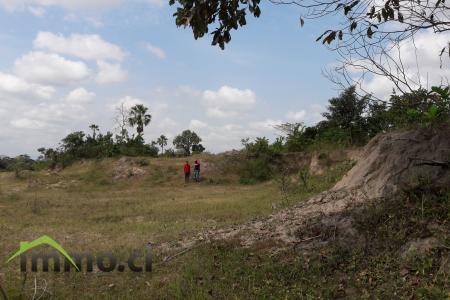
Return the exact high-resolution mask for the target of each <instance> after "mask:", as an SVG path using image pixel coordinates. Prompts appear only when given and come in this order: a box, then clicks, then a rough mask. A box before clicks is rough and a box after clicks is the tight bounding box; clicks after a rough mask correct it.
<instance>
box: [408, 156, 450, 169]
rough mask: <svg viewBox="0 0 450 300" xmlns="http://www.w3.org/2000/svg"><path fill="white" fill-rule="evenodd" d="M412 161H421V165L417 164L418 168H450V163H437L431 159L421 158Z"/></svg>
mask: <svg viewBox="0 0 450 300" xmlns="http://www.w3.org/2000/svg"><path fill="white" fill-rule="evenodd" d="M409 159H410V160H411V161H421V163H417V164H415V165H416V166H432V167H442V168H450V161H437V160H431V159H423V158H419V157H410V158H409Z"/></svg>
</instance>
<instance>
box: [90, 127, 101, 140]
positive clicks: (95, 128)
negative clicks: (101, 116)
mask: <svg viewBox="0 0 450 300" xmlns="http://www.w3.org/2000/svg"><path fill="white" fill-rule="evenodd" d="M89 128H90V129H91V130H92V139H93V140H94V141H95V136H96V133H97V131H98V130H99V127H98V125H95V124H91V126H89Z"/></svg>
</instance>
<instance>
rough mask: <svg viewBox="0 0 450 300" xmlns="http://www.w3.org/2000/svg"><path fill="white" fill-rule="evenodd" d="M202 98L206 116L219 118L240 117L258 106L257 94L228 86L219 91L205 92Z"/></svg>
mask: <svg viewBox="0 0 450 300" xmlns="http://www.w3.org/2000/svg"><path fill="white" fill-rule="evenodd" d="M202 98H203V102H204V105H205V106H206V114H207V115H208V116H209V117H217V118H226V117H236V116H239V115H241V114H242V112H245V111H248V110H250V109H251V108H253V107H254V105H255V104H256V94H255V93H254V92H253V91H252V90H250V89H246V90H240V89H237V88H232V87H229V86H226V85H225V86H222V87H221V88H220V89H219V90H217V91H211V90H206V91H204V92H203V95H202Z"/></svg>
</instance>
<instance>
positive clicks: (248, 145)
mask: <svg viewBox="0 0 450 300" xmlns="http://www.w3.org/2000/svg"><path fill="white" fill-rule="evenodd" d="M371 99H372V98H371V97H370V95H365V96H359V95H358V93H357V91H356V87H355V86H352V87H349V88H347V89H346V90H344V91H343V92H342V93H341V94H340V95H339V96H338V97H334V98H332V99H330V100H329V105H328V107H327V110H326V111H325V112H324V113H323V114H322V115H323V117H324V118H325V119H324V120H323V121H321V122H319V123H317V124H316V125H314V126H309V127H308V126H305V125H304V124H303V123H284V124H281V125H277V126H275V128H276V129H277V130H278V131H279V133H280V134H279V137H278V138H276V140H275V141H274V142H272V143H270V142H269V139H267V138H266V137H257V138H256V139H253V140H250V139H249V138H246V139H243V140H242V144H243V146H244V151H245V153H246V156H247V158H248V159H247V160H246V162H245V164H244V166H243V168H242V169H241V180H242V182H243V183H253V182H258V181H265V180H268V179H270V178H272V176H273V175H274V174H275V173H276V170H275V168H274V166H276V165H277V161H278V158H279V157H280V154H282V153H287V152H311V151H316V150H323V149H329V148H336V147H342V148H347V147H352V146H363V145H365V144H366V143H367V142H368V141H369V140H370V139H372V138H373V137H374V136H376V135H377V134H380V133H383V132H387V131H390V130H398V129H413V128H418V127H428V126H435V127H438V126H440V125H441V124H443V123H447V124H448V123H449V121H450V89H449V87H433V88H432V89H431V90H430V91H427V90H424V89H419V90H416V91H413V92H411V93H405V94H403V95H392V96H391V98H390V99H389V101H374V100H371Z"/></svg>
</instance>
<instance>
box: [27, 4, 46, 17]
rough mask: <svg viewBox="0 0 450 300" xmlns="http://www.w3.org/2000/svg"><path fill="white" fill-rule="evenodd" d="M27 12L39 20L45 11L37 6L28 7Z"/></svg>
mask: <svg viewBox="0 0 450 300" xmlns="http://www.w3.org/2000/svg"><path fill="white" fill-rule="evenodd" d="M28 11H29V12H30V13H31V14H32V15H33V16H35V17H38V18H41V17H43V16H44V15H45V9H44V8H42V7H37V6H29V7H28Z"/></svg>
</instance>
